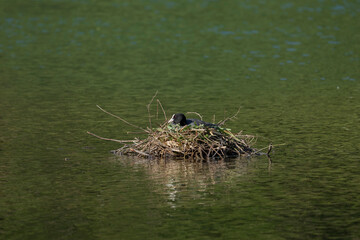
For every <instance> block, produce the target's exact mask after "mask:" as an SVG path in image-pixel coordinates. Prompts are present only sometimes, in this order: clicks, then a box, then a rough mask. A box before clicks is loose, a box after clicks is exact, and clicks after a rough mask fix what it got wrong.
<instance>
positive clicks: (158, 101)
mask: <svg viewBox="0 0 360 240" xmlns="http://www.w3.org/2000/svg"><path fill="white" fill-rule="evenodd" d="M156 101H157V103H158V104H159V105H160V107H161V110H162V111H163V113H164V118H165V121H166V122H167V117H166V113H165V110H164V108H163V106H162V104H161V102H160V100H159V99H156Z"/></svg>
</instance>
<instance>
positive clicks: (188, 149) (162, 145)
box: [113, 125, 258, 160]
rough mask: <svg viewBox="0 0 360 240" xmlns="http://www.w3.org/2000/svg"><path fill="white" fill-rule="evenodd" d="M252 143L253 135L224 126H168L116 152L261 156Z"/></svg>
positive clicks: (164, 155)
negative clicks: (233, 130)
mask: <svg viewBox="0 0 360 240" xmlns="http://www.w3.org/2000/svg"><path fill="white" fill-rule="evenodd" d="M253 142H255V137H254V136H251V135H242V133H241V132H240V133H238V134H233V133H231V131H230V129H227V128H223V127H221V126H219V127H213V128H209V127H206V126H203V125H200V126H190V125H187V126H185V127H179V126H175V125H165V126H163V127H160V128H157V129H155V130H153V131H150V132H149V133H148V137H147V138H146V139H144V140H140V139H136V140H135V141H134V142H133V143H132V144H125V145H124V146H123V147H121V148H119V149H117V150H114V151H113V152H114V153H115V154H117V155H137V156H139V157H150V158H168V157H171V158H182V159H194V160H200V159H212V158H220V159H224V158H229V157H238V156H241V155H246V156H249V155H253V154H256V153H258V151H257V150H256V149H253V148H252V147H251V143H253Z"/></svg>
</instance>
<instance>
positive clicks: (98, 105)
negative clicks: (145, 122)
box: [96, 105, 149, 133]
mask: <svg viewBox="0 0 360 240" xmlns="http://www.w3.org/2000/svg"><path fill="white" fill-rule="evenodd" d="M96 106H97V107H98V108H99V109H100V110H101V111H103V112H104V113H107V114H109V115H110V116H113V117H115V118H117V119H119V120H121V121H123V122H124V123H126V124H128V125H130V126H132V127H135V128H139V129H141V130H143V131H144V132H147V133H149V131H148V130H145V129H143V128H141V127H138V126H136V125H134V124H132V123H129V122H128V121H126V120H125V119H123V118H121V117H119V116H116V115H115V114H112V113H109V112H108V111H106V110H105V109H103V108H101V107H100V106H99V105H96Z"/></svg>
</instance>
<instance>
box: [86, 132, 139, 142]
mask: <svg viewBox="0 0 360 240" xmlns="http://www.w3.org/2000/svg"><path fill="white" fill-rule="evenodd" d="M87 134H90V135H92V136H94V137H97V138H100V139H102V140H107V141H113V142H119V143H127V142H133V143H135V142H137V140H117V139H112V138H104V137H100V136H98V135H96V134H94V133H91V132H89V131H87Z"/></svg>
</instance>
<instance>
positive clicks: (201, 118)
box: [186, 112, 202, 120]
mask: <svg viewBox="0 0 360 240" xmlns="http://www.w3.org/2000/svg"><path fill="white" fill-rule="evenodd" d="M191 113H192V114H196V115H198V116H199V118H200V120H202V116H201V115H200V114H199V113H197V112H187V113H186V114H191Z"/></svg>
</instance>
